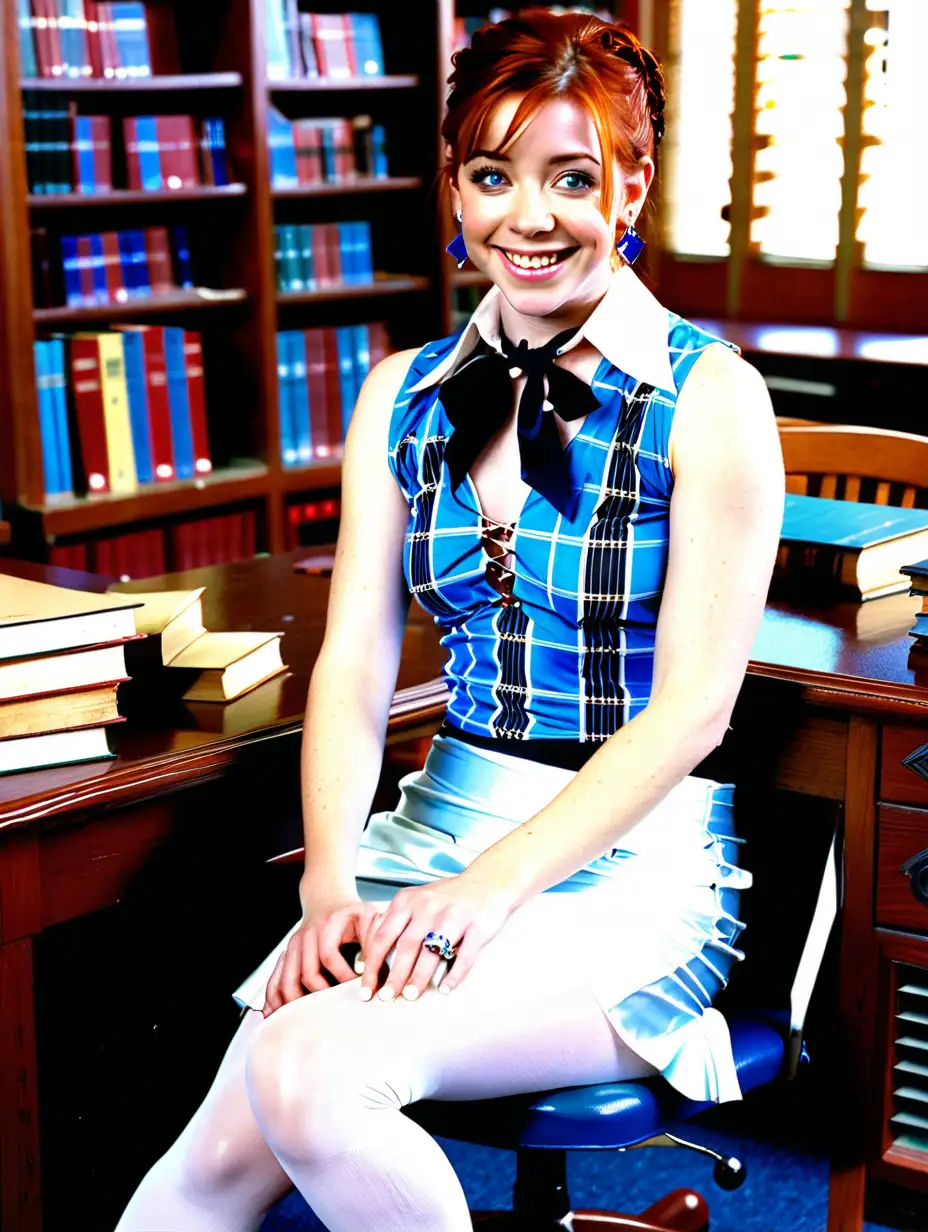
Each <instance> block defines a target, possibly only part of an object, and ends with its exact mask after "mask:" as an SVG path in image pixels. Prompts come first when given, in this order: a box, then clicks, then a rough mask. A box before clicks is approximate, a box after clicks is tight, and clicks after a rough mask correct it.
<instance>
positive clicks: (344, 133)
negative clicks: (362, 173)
mask: <svg viewBox="0 0 928 1232" xmlns="http://www.w3.org/2000/svg"><path fill="white" fill-rule="evenodd" d="M332 142H333V145H334V147H335V178H336V179H337V180H338V181H339V182H340V183H342V184H345V183H347V182H348V181H349V180H353V179H354V178H355V162H354V130H353V129H352V127H351V123H350V121H349V120H345V119H342V120H336V121H335V123H334V124H333V126H332Z"/></svg>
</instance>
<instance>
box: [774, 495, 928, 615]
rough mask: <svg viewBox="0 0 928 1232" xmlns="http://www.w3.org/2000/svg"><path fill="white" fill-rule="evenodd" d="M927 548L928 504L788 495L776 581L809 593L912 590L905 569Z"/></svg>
mask: <svg viewBox="0 0 928 1232" xmlns="http://www.w3.org/2000/svg"><path fill="white" fill-rule="evenodd" d="M926 553H928V509H902V508H898V507H896V506H894V505H868V504H864V503H863V502H860V501H842V500H830V499H828V498H826V497H822V496H800V495H794V494H792V493H789V494H787V497H786V503H785V506H784V511H783V529H782V531H781V534H780V550H779V552H778V554H777V562H776V568H775V570H774V578H775V580H780V581H785V582H799V583H801V584H802V585H803V587H804V588H805V591H806V593H808V592H809V591H811V590H813V589H815V590H821V591H822V592H823V596H824V597H827V595H828V593H832V594H834V596H835V597H840V596H845V597H848V598H852V599H858V600H861V601H862V600H867V599H878V598H880V597H882V596H883V595H892V594H897V593H899V592H900V591H904V590H907V589H908V583H907V582H906V581H905V579H904V578H902V577H901V576H900V573H899V571H900V569H901V568H902V567H903V566H904V565H907V564H908V562H909V561H911V560H912V559H913V557H914V558H918V557H919V556H922V555H924V554H926Z"/></svg>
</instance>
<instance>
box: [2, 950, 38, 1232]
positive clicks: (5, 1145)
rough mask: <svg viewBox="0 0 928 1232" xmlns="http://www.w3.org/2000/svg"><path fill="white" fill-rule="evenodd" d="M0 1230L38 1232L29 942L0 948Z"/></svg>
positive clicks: (35, 1117)
mask: <svg viewBox="0 0 928 1232" xmlns="http://www.w3.org/2000/svg"><path fill="white" fill-rule="evenodd" d="M0 1126H2V1130H3V1132H2V1133H0V1227H2V1228H3V1229H4V1232H7V1229H8V1230H9V1232H42V1186H41V1173H40V1164H39V1103H38V1083H37V1076H36V1049H35V1009H34V1005H33V967H32V941H31V940H29V939H27V940H23V941H14V942H11V943H10V944H9V945H4V946H0Z"/></svg>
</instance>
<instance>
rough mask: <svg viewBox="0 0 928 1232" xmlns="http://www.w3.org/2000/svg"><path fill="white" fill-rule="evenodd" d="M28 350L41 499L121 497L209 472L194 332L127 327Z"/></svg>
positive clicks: (199, 359) (200, 354) (200, 356)
mask: <svg viewBox="0 0 928 1232" xmlns="http://www.w3.org/2000/svg"><path fill="white" fill-rule="evenodd" d="M33 346H34V352H35V371H36V389H37V397H38V409H39V432H40V435H41V439H42V461H43V466H44V469H45V491H46V494H47V495H50V496H51V495H55V494H59V493H64V494H73V493H77V494H80V495H86V494H88V493H94V494H96V493H102V492H115V493H123V494H128V493H132V492H135V491H137V489H138V487H139V485H140V484H146V483H155V482H164V481H167V480H172V479H193V478H195V477H197V476H200V475H208V474H209V473H210V472H211V471H212V469H213V463H212V459H211V456H210V446H209V435H208V431H207V419H206V385H205V379H204V373H203V348H202V343H201V339H200V335H199V334H198V333H196V332H194V331H192V330H184V329H181V328H180V327H179V326H160V325H138V326H129V325H126V326H122V327H121V328H120V329H118V330H114V331H111V332H110V331H108V332H101V333H81V334H75V335H73V336H58V337H55V338H52V339H50V340H49V341H38V342H35V343H34V344H33Z"/></svg>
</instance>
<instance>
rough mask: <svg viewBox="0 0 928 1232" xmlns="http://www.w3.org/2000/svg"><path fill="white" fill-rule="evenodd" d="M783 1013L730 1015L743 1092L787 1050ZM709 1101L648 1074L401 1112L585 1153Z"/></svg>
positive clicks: (479, 1137) (667, 1126) (444, 1131)
mask: <svg viewBox="0 0 928 1232" xmlns="http://www.w3.org/2000/svg"><path fill="white" fill-rule="evenodd" d="M784 1018H786V1016H785V1015H778V1014H770V1015H767V1014H763V1015H761V1014H759V1013H750V1014H749V1013H740V1014H735V1015H733V1016H732V1018H731V1020H730V1022H729V1028H730V1031H731V1042H732V1051H733V1052H734V1057H735V1065H736V1067H737V1071H738V1081H739V1083H740V1085H741V1089H742V1091H749V1090H751V1089H752V1088H754V1087H758V1086H762V1085H763V1084H764V1083H767V1082H771V1081H773V1079H775V1078H776V1077H777V1076H778V1075H779V1073H780V1071H781V1069H782V1067H783V1060H784V1056H785V1031H786V1028H785V1026H784V1025H781V1024H782V1021H783V1019H784ZM778 1020H779V1021H778ZM711 1107H713V1105H712V1104H711V1103H708V1102H707V1103H698V1102H696V1101H694V1100H690V1099H686V1098H685V1097H684V1096H682V1095H680V1094H679V1092H677V1091H675V1090H674V1089H673V1088H672V1087H671V1086H670V1085H669V1083H667V1082H665V1081H664V1080H663V1079H662V1078H650V1079H639V1080H635V1081H631V1082H610V1083H604V1084H602V1085H600V1086H584V1087H565V1088H563V1089H561V1090H557V1091H545V1092H542V1093H538V1092H534V1093H532V1094H527V1095H512V1096H507V1097H504V1098H500V1099H486V1100H476V1099H475V1100H420V1101H419V1102H418V1103H415V1104H410V1105H408V1106H407V1107H406V1108H404V1110H403V1111H404V1112H405V1113H406V1115H407V1116H410V1117H412V1119H413V1120H414V1121H416V1123H417V1124H419V1125H421V1126H422V1127H423V1128H424V1129H427V1130H428V1131H429V1133H431V1134H437V1135H438V1136H439V1137H444V1138H453V1139H456V1140H458V1141H461V1142H472V1143H475V1144H476V1145H480V1146H494V1147H502V1148H505V1149H507V1150H513V1151H514V1150H518V1149H520V1148H525V1149H529V1150H531V1149H534V1150H561V1151H576V1150H587V1151H589V1150H617V1149H619V1148H621V1147H627V1146H633V1145H634V1144H635V1143H637V1142H644V1141H645V1140H646V1139H648V1138H652V1137H654V1135H655V1134H660V1133H664V1132H665V1131H668V1130H671V1129H673V1127H674V1126H675V1125H678V1124H679V1123H680V1122H681V1121H685V1120H688V1119H689V1118H690V1117H692V1116H695V1115H696V1114H697V1113H699V1112H703V1111H704V1110H705V1109H707V1108H711Z"/></svg>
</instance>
